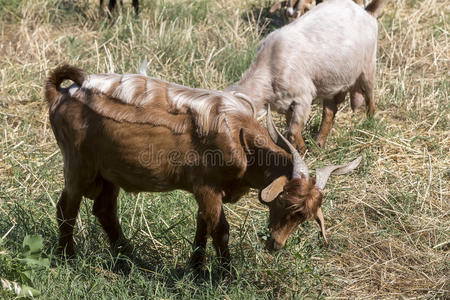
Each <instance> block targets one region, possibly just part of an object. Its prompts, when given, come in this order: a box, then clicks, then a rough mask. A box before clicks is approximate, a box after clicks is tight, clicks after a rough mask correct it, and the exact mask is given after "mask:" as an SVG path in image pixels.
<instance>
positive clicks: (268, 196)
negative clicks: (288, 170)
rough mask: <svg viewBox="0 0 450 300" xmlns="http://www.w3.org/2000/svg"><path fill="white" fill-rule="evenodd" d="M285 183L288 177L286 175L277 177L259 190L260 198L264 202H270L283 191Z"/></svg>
mask: <svg viewBox="0 0 450 300" xmlns="http://www.w3.org/2000/svg"><path fill="white" fill-rule="evenodd" d="M287 183H288V179H287V177H286V176H281V177H278V178H277V179H275V180H274V181H273V182H272V183H271V184H269V185H268V186H267V187H266V188H264V189H263V190H262V191H261V193H260V196H259V197H260V200H261V201H262V202H264V203H270V202H272V201H273V200H274V199H275V198H276V197H277V196H278V195H279V194H280V193H281V192H282V191H283V188H284V186H285V185H286V184H287Z"/></svg>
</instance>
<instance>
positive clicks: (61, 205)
mask: <svg viewBox="0 0 450 300" xmlns="http://www.w3.org/2000/svg"><path fill="white" fill-rule="evenodd" d="M81 198H82V196H81V194H79V193H75V192H72V191H70V190H68V189H67V188H65V189H64V190H63V192H62V193H61V196H60V198H59V201H58V203H57V205H56V217H57V220H58V227H59V243H58V252H59V253H60V254H62V255H65V256H67V257H72V256H73V255H74V254H75V252H74V247H73V228H74V226H75V219H76V217H77V215H78V211H79V209H80V202H81Z"/></svg>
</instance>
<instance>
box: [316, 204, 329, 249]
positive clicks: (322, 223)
mask: <svg viewBox="0 0 450 300" xmlns="http://www.w3.org/2000/svg"><path fill="white" fill-rule="evenodd" d="M316 221H317V223H318V224H319V227H320V231H321V232H322V237H323V239H324V240H325V244H328V240H327V235H326V232H325V219H324V218H323V213H322V208H320V207H319V209H317V215H316Z"/></svg>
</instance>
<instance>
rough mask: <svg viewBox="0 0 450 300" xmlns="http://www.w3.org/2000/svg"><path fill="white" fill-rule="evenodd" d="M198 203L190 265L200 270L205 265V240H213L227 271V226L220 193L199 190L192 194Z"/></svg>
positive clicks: (207, 189)
mask: <svg viewBox="0 0 450 300" xmlns="http://www.w3.org/2000/svg"><path fill="white" fill-rule="evenodd" d="M194 195H195V198H196V200H197V203H198V206H199V208H198V214H197V231H196V234H195V240H194V244H193V247H194V252H193V254H192V256H191V260H190V265H191V266H192V267H193V268H194V269H196V270H201V269H203V268H204V264H205V261H206V259H205V248H206V242H207V238H208V237H209V236H211V237H212V238H213V245H214V248H215V250H216V254H217V256H218V258H219V259H220V261H221V263H222V266H223V267H224V268H226V269H227V270H228V269H229V264H230V251H229V249H228V238H229V225H228V222H227V221H226V219H225V214H224V212H223V208H222V195H221V193H218V192H215V191H212V190H211V189H210V188H207V187H205V188H200V189H197V191H195V192H194Z"/></svg>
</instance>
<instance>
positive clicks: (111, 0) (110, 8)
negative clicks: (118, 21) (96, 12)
mask: <svg viewBox="0 0 450 300" xmlns="http://www.w3.org/2000/svg"><path fill="white" fill-rule="evenodd" d="M116 2H117V1H116V0H109V3H108V13H109V15H111V14H112V12H113V11H114V8H115V7H116ZM132 4H133V7H134V12H135V13H136V16H137V15H138V14H139V0H133V2H132ZM120 6H123V1H122V0H120ZM102 9H103V0H100V10H102Z"/></svg>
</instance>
